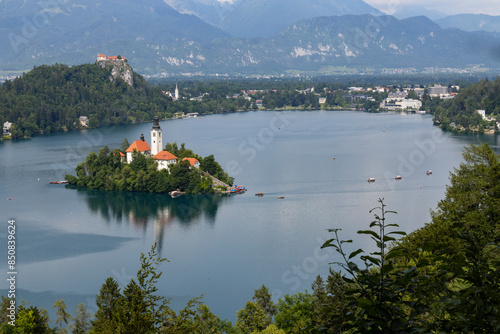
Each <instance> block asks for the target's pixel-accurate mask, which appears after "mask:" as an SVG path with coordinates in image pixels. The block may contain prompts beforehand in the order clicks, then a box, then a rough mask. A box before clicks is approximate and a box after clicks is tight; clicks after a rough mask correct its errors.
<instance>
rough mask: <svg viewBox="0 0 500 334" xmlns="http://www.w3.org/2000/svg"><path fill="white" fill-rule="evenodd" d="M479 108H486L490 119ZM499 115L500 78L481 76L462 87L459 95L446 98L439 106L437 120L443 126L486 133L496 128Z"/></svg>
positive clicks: (458, 130)
mask: <svg viewBox="0 0 500 334" xmlns="http://www.w3.org/2000/svg"><path fill="white" fill-rule="evenodd" d="M477 110H484V111H485V116H486V119H483V117H482V116H481V115H480V114H479V113H477ZM499 117H500V78H497V79H496V80H493V81H490V80H481V81H479V82H477V83H475V84H472V85H470V86H468V87H466V88H464V89H462V90H461V91H460V93H459V94H458V95H457V96H456V97H455V98H453V99H451V100H445V101H442V102H441V103H440V104H439V106H437V108H436V110H435V113H434V124H437V125H439V126H440V127H441V128H442V129H443V130H450V131H455V132H465V133H470V132H479V133H482V132H484V130H486V129H491V130H494V129H495V127H496V121H498V120H500V118H499ZM497 130H498V129H497Z"/></svg>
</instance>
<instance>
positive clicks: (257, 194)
mask: <svg viewBox="0 0 500 334" xmlns="http://www.w3.org/2000/svg"><path fill="white" fill-rule="evenodd" d="M255 196H264V193H256V194H255Z"/></svg>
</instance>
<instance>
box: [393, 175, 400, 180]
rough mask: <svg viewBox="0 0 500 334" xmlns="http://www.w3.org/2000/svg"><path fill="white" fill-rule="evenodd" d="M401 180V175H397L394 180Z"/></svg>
mask: <svg viewBox="0 0 500 334" xmlns="http://www.w3.org/2000/svg"><path fill="white" fill-rule="evenodd" d="M401 179H402V177H401V175H396V177H395V178H394V180H401Z"/></svg>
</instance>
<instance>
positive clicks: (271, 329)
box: [252, 324, 286, 334]
mask: <svg viewBox="0 0 500 334" xmlns="http://www.w3.org/2000/svg"><path fill="white" fill-rule="evenodd" d="M254 333H255V334H286V332H285V331H284V330H282V329H279V328H278V327H276V325H274V324H271V325H269V326H268V327H267V328H266V329H264V330H263V331H260V332H253V333H252V334H254Z"/></svg>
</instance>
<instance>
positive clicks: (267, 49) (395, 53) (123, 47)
mask: <svg viewBox="0 0 500 334" xmlns="http://www.w3.org/2000/svg"><path fill="white" fill-rule="evenodd" d="M399 14H401V15H402V16H401V17H404V12H400V13H399ZM399 14H398V15H399ZM498 19H499V18H498V17H491V16H490V17H487V16H478V15H469V16H467V17H460V18H458V19H454V18H453V17H448V18H442V19H439V20H437V22H438V23H439V25H438V24H436V23H434V22H432V21H430V20H429V19H428V18H426V17H415V18H409V19H404V20H398V19H396V18H394V17H390V16H386V15H384V14H383V13H381V12H380V11H379V10H377V9H375V8H373V7H371V6H369V5H368V4H366V3H365V2H363V1H361V0H235V1H233V0H229V1H222V0H142V1H138V0H121V1H118V0H108V1H96V2H90V3H89V2H87V1H84V0H67V1H63V0H53V1H48V2H38V1H35V0H25V1H24V2H20V1H15V0H0V43H1V45H2V46H3V47H2V50H1V51H0V64H2V65H1V68H0V70H26V69H29V68H31V67H33V66H34V65H37V64H51V63H55V62H59V63H66V64H70V65H71V64H80V63H88V62H93V61H94V60H95V57H96V55H97V54H98V53H104V54H107V55H122V56H124V57H127V59H128V61H129V63H130V64H131V65H132V67H133V68H134V69H135V70H136V71H138V72H139V73H144V74H157V73H167V74H169V75H174V74H181V73H182V74H184V75H195V74H196V75H202V74H215V73H219V74H229V75H233V74H238V73H240V74H246V75H252V74H259V75H266V74H267V75H282V74H296V73H303V72H308V73H313V74H328V73H331V72H332V71H333V72H335V71H337V70H338V68H339V67H344V66H346V67H354V68H365V69H366V68H372V69H373V68H375V69H382V68H395V67H398V68H406V67H408V68H426V67H435V66H441V67H468V66H473V65H479V64H482V66H486V67H490V68H496V67H500V66H499V63H500V62H499V57H498V55H499V54H500V51H498V50H500V34H499V33H498V31H500V28H499V27H500V24H499V22H498V21H499V20H498ZM444 28H460V29H463V30H468V31H462V30H458V29H444ZM476 28H477V29H476ZM476 30H485V31H479V32H477V31H476Z"/></svg>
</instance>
